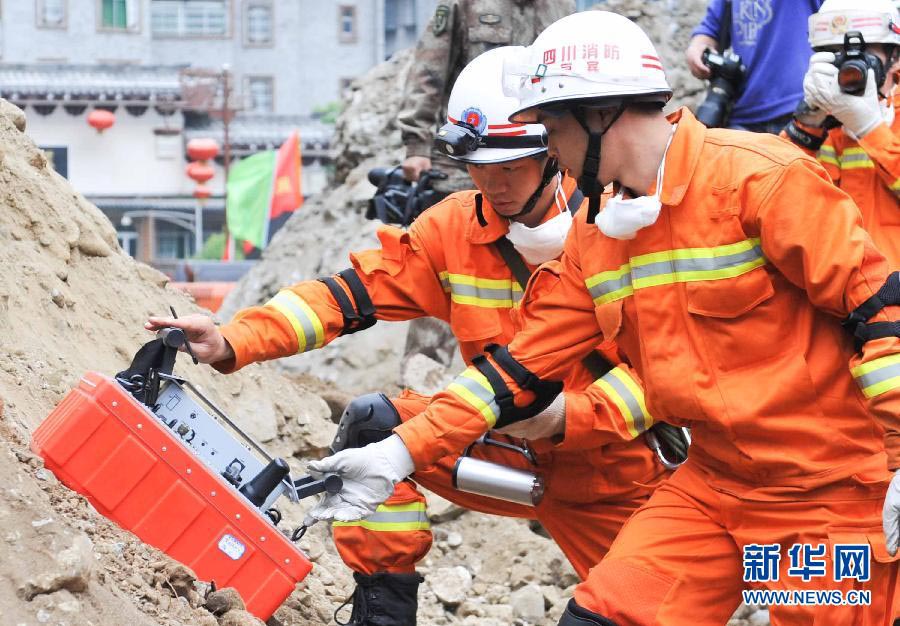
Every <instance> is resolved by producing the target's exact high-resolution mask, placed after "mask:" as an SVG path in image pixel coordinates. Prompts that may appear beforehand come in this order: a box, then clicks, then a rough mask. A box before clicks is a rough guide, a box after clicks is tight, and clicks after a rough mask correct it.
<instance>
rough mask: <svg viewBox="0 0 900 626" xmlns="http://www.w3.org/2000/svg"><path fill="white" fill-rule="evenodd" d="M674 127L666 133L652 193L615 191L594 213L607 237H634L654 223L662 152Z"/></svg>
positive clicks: (664, 156) (663, 163) (669, 142)
mask: <svg viewBox="0 0 900 626" xmlns="http://www.w3.org/2000/svg"><path fill="white" fill-rule="evenodd" d="M677 126H678V125H677V124H675V125H674V126H672V134H671V135H669V141H668V143H666V150H665V152H663V158H662V162H661V163H660V164H659V169H658V170H657V172H656V192H655V193H654V194H653V195H652V196H641V197H639V198H630V199H628V200H625V199H624V198H623V197H622V192H621V191H619V193H618V194H617V195H616V196H614V197H612V198H610V199H609V200H607V201H606V206H604V207H603V210H602V211H600V213H599V214H598V215H597V219H596V224H597V228H599V229H600V232H602V233H603V234H604V235H606V236H607V237H612V238H613V239H634V236H635V235H636V234H637V231H639V230H640V229H642V228H645V227H647V226H650V225H651V224H654V223H656V220H657V219H658V218H659V212H660V210H661V209H662V202H660V199H659V194H660V191H661V190H662V181H663V174H664V173H665V170H666V154H667V153H668V152H669V146H670V145H672V137H673V136H674V135H675V128H676V127H677Z"/></svg>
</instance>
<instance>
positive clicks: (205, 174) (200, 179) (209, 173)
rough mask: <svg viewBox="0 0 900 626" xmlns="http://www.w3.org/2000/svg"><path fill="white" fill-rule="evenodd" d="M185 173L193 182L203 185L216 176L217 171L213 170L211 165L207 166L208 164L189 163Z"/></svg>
mask: <svg viewBox="0 0 900 626" xmlns="http://www.w3.org/2000/svg"><path fill="white" fill-rule="evenodd" d="M184 173H185V174H187V175H188V177H189V178H190V179H191V180H193V181H195V182H197V183H198V184H200V185H202V184H203V183H205V182H206V181H208V180H209V179H210V178H212V177H213V176H214V175H215V170H213V168H212V166H211V165H207V164H206V163H189V164H188V166H187V167H186V168H184Z"/></svg>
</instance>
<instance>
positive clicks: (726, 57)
mask: <svg viewBox="0 0 900 626" xmlns="http://www.w3.org/2000/svg"><path fill="white" fill-rule="evenodd" d="M703 63H704V65H706V66H707V67H708V68H709V71H710V73H711V76H710V80H709V89H708V90H707V92H706V99H705V100H703V102H702V103H701V104H700V106H699V107H697V119H698V120H700V121H701V122H702V123H703V124H704V125H705V126H707V127H708V128H719V127H721V126H724V125H725V123H726V122H727V121H728V117H729V115H730V114H731V108H732V106H733V105H734V101H735V100H736V98H737V93H738V90H739V89H740V88H741V85H742V84H743V82H744V77H745V76H746V75H747V67H746V66H745V65H744V63H743V62H742V61H741V57H740V56H739V55H737V54H735V53H733V52H723V53H721V54H719V53H718V52H713V51H712V50H711V49H709V48H707V49H706V50H704V51H703Z"/></svg>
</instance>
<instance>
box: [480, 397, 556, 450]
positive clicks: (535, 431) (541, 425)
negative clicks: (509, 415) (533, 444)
mask: <svg viewBox="0 0 900 626" xmlns="http://www.w3.org/2000/svg"><path fill="white" fill-rule="evenodd" d="M565 431H566V394H564V393H561V394H559V395H557V396H556V398H554V399H553V402H551V403H550V406H548V407H547V408H546V409H544V410H543V411H541V412H540V413H538V414H537V415H535V416H534V417H531V418H528V419H527V420H522V421H520V422H514V423H512V424H510V425H509V426H504V427H503V428H498V429H497V432H498V433H503V434H504V435H508V436H510V437H521V438H522V439H531V440H534V439H543V438H545V437H552V436H553V435H559V434H562V433H564V432H565Z"/></svg>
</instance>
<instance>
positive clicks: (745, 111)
mask: <svg viewBox="0 0 900 626" xmlns="http://www.w3.org/2000/svg"><path fill="white" fill-rule="evenodd" d="M821 4H822V0H711V1H710V3H709V6H708V7H707V9H706V17H704V19H703V21H702V22H701V23H700V25H699V26H698V27H697V28H696V29H694V32H693V33H692V37H691V43H690V45H689V46H688V48H687V51H686V56H687V62H688V67H689V68H690V70H691V73H692V74H693V75H694V76H696V77H697V78H701V79H707V78H709V77H710V70H709V68H708V67H707V66H706V65H705V64H704V63H703V60H702V56H703V51H704V50H705V49H706V48H711V49H713V50H716V51H719V52H723V51H724V50H722V49H720V46H721V44H722V42H725V41H729V40H730V42H731V48H732V49H733V50H734V52H735V53H736V54H738V55H740V57H741V60H742V61H743V62H744V64H745V65H746V66H747V74H746V77H745V78H744V82H743V84H742V85H741V87H740V89H739V90H738V95H737V100H736V101H735V103H734V108H733V109H732V110H731V116H730V118H729V120H728V122H727V123H726V125H727V126H728V127H729V128H738V129H742V130H751V131H756V132H769V133H778V132H780V131H781V129H782V128H784V126H785V125H786V124H787V123H788V122H789V121H790V120H791V114H792V113H793V111H794V108H795V107H796V105H797V102H799V101H800V99H801V98H802V97H803V76H804V75H805V74H806V70H807V66H808V64H809V57H810V56H811V55H812V49H811V48H810V47H809V43H808V42H807V40H806V28H807V23H808V21H809V16H810V15H812V14H813V13H816V12H817V11H818V10H819V7H820V6H821ZM729 24H730V28H729ZM726 29H727V31H728V32H723V31H725V30H726ZM729 38H730V39H729ZM726 47H727V46H726Z"/></svg>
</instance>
